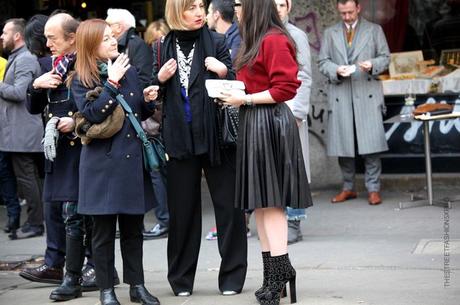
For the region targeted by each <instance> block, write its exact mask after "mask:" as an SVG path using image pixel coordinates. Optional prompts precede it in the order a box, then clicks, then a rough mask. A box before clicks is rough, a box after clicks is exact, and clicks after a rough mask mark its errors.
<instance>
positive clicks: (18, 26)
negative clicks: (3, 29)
mask: <svg viewBox="0 0 460 305" xmlns="http://www.w3.org/2000/svg"><path fill="white" fill-rule="evenodd" d="M10 22H11V23H12V24H13V31H14V33H19V34H21V37H24V28H25V27H26V21H25V20H24V19H23V18H11V19H8V20H7V21H6V22H5V24H7V23H10Z"/></svg>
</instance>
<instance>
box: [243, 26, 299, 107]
mask: <svg viewBox="0 0 460 305" xmlns="http://www.w3.org/2000/svg"><path fill="white" fill-rule="evenodd" d="M297 72H298V68H297V62H296V60H295V49H294V47H293V46H292V44H291V43H290V42H289V39H288V38H287V37H286V36H285V35H284V34H282V33H281V32H278V31H275V30H272V31H270V32H268V33H267V35H265V37H264V38H263V40H262V43H261V45H260V49H259V53H258V54H257V57H256V58H255V61H254V62H253V64H252V66H250V67H249V66H248V65H246V66H243V68H241V69H240V70H239V71H238V72H237V75H236V78H237V79H238V80H240V81H243V82H244V84H245V86H246V92H247V93H249V94H251V93H257V92H261V91H265V90H267V89H268V91H269V92H270V95H271V96H272V98H273V99H274V100H275V101H276V102H278V103H281V102H285V101H288V100H290V99H292V98H293V97H294V96H295V95H296V93H297V88H298V87H299V86H300V81H299V80H298V79H297Z"/></svg>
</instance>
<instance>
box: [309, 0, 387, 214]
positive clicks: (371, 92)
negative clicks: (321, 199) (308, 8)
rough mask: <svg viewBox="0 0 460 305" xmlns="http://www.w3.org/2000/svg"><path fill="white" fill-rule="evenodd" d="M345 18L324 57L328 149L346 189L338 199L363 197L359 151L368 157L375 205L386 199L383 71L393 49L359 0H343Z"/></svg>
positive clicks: (326, 41) (329, 33) (328, 33)
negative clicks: (362, 13)
mask: <svg viewBox="0 0 460 305" xmlns="http://www.w3.org/2000/svg"><path fill="white" fill-rule="evenodd" d="M337 10H338V12H339V14H340V16H341V18H342V21H341V22H339V23H337V24H335V25H333V26H331V27H329V28H327V29H326V30H325V32H324V35H323V40H322V43H321V51H320V53H319V57H318V65H319V71H320V72H321V73H322V74H324V76H326V78H327V79H328V81H329V90H328V105H329V108H328V109H330V110H329V119H328V129H327V153H328V155H329V156H337V157H338V158H339V165H340V169H341V171H342V175H343V180H344V181H343V186H342V191H341V192H340V193H339V194H337V195H336V196H334V197H333V198H332V199H331V202H332V203H338V202H344V201H346V200H349V199H354V198H356V197H357V193H356V192H355V171H356V168H355V156H356V154H359V155H361V156H362V157H363V158H364V165H365V173H364V180H365V184H366V188H367V192H368V196H367V199H368V202H369V204H370V205H378V204H380V203H381V202H382V199H381V197H380V174H381V172H382V162H381V159H380V156H379V153H380V152H382V151H385V150H388V145H387V141H386V138H385V130H384V129H383V118H382V112H383V109H384V104H383V89H382V84H381V82H380V81H379V79H378V75H379V74H380V73H382V72H383V71H385V70H386V69H387V68H388V65H389V63H390V50H389V49H388V44H387V41H386V39H385V34H384V33H383V30H382V28H381V27H380V26H379V25H377V24H375V23H371V22H369V21H367V20H366V19H364V18H362V17H360V15H359V13H360V11H361V7H360V5H359V1H358V0H337Z"/></svg>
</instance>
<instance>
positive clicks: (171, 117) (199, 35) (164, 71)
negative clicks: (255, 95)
mask: <svg viewBox="0 0 460 305" xmlns="http://www.w3.org/2000/svg"><path fill="white" fill-rule="evenodd" d="M204 6H205V5H204V2H203V1H202V0H167V1H166V7H165V17H166V21H167V23H168V24H169V26H170V27H171V32H169V34H168V35H167V36H166V37H165V39H164V41H163V42H162V43H161V45H160V50H158V46H157V45H156V44H154V48H153V58H157V57H158V54H159V57H160V66H159V65H158V63H157V62H156V61H154V65H153V66H154V69H153V76H154V77H153V84H158V85H160V87H161V90H162V91H163V140H164V143H165V148H166V152H167V154H168V155H169V161H168V162H167V173H168V182H167V197H168V208H169V219H170V221H169V238H168V280H169V283H170V285H171V288H172V290H173V292H174V294H175V295H177V296H190V295H191V294H192V293H193V286H194V280H195V273H196V268H197V263H198V254H199V251H200V242H201V230H202V228H201V225H202V215H201V181H202V173H203V172H204V175H205V178H206V181H207V184H208V187H209V191H210V193H211V197H212V203H213V206H214V212H215V216H216V224H217V229H218V247H219V254H220V255H221V258H222V260H221V264H220V268H219V279H218V286H219V290H220V291H221V293H222V294H223V295H234V294H237V293H240V292H241V290H242V288H243V285H244V280H245V277H246V271H247V239H246V234H245V226H244V214H243V212H242V211H240V210H238V209H236V208H235V207H234V206H233V201H234V200H233V199H234V196H235V192H234V186H235V185H234V183H235V150H234V148H232V147H221V146H220V144H219V134H218V128H217V111H218V109H217V107H218V105H217V104H216V103H215V102H214V100H213V99H211V98H210V97H209V96H208V94H207V91H206V88H205V80H206V79H232V78H234V72H233V69H232V63H231V58H230V54H229V52H228V49H227V47H226V45H225V37H224V36H223V35H220V34H218V33H215V32H211V31H210V30H209V29H208V27H206V26H205V17H206V14H205V7H204ZM158 52H160V53H158Z"/></svg>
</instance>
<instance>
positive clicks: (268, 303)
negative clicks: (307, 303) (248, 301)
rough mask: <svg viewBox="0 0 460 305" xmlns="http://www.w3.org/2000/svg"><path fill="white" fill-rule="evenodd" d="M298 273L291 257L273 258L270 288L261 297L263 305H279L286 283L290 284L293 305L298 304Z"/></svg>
mask: <svg viewBox="0 0 460 305" xmlns="http://www.w3.org/2000/svg"><path fill="white" fill-rule="evenodd" d="M295 278H296V271H295V269H294V268H293V267H292V265H291V262H290V261H289V255H288V254H284V255H280V256H272V257H271V258H270V274H269V277H268V287H267V289H266V290H265V293H264V294H262V295H261V296H260V304H261V305H279V303H280V298H281V297H282V294H283V291H284V290H285V289H286V283H287V282H289V289H290V293H291V304H293V303H296V302H297V296H296V287H295Z"/></svg>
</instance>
